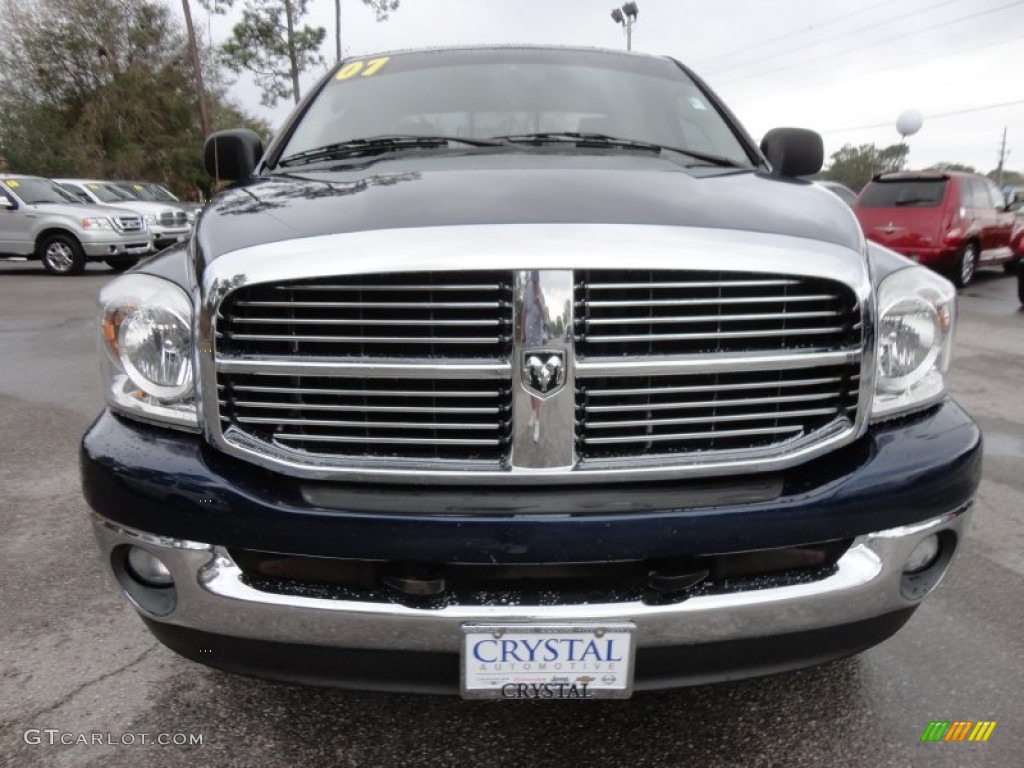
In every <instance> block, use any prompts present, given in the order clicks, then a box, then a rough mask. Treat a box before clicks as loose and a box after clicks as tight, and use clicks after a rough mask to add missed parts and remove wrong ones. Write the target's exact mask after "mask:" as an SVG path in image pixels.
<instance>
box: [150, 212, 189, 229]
mask: <svg viewBox="0 0 1024 768" xmlns="http://www.w3.org/2000/svg"><path fill="white" fill-rule="evenodd" d="M157 221H158V222H159V223H160V226H162V227H184V226H185V225H186V224H188V214H186V213H185V211H163V212H162V213H161V214H160V215H159V216H158V217H157Z"/></svg>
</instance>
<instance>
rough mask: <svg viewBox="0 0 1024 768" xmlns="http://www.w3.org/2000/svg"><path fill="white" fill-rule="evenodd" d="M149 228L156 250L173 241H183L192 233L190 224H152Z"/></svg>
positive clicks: (172, 243) (170, 244)
mask: <svg viewBox="0 0 1024 768" xmlns="http://www.w3.org/2000/svg"><path fill="white" fill-rule="evenodd" d="M149 230H150V232H152V233H153V246H154V247H155V248H156V249H157V250H163V249H164V248H168V247H169V246H172V245H174V244H175V243H181V242H184V241H185V240H188V238H189V235H191V234H192V227H191V226H186V227H161V226H160V225H153V226H150V228H149Z"/></svg>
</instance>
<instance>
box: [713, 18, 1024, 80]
mask: <svg viewBox="0 0 1024 768" xmlns="http://www.w3.org/2000/svg"><path fill="white" fill-rule="evenodd" d="M952 1H953V2H956V0H952ZM1018 5H1024V0H1016V2H1012V3H1005V4H1004V5H1000V6H999V7H998V8H990V9H989V10H987V11H978V12H977V13H971V14H968V15H967V16H959V17H957V18H955V19H950V20H949V21H943V22H940V23H938V24H932V25H931V26H930V27H922V28H921V29H915V30H913V31H912V32H901V33H900V34H898V35H893V36H892V37H884V38H882V39H881V40H874V41H872V42H870V43H864V44H861V45H855V46H853V47H852V48H843V49H841V50H838V51H832V52H831V53H826V54H823V55H821V56H815V57H813V58H810V59H804V60H802V61H796V62H792V63H790V64H784V65H782V66H781V67H775V68H774V69H762V70H761V71H760V72H754V73H752V74H749V75H740V76H739V77H734V78H732V79H730V80H724V81H722V82H720V83H718V84H717V85H724V84H727V83H735V82H738V81H740V80H749V79H750V78H752V77H763V76H764V75H768V74H772V73H774V72H781V71H783V70H786V69H792V68H793V67H802V66H805V65H807V64H812V63H814V62H816V61H823V60H824V59H831V58H834V57H836V56H842V55H844V54H847V53H852V52H854V51H862V50H864V49H865V48H870V47H873V46H876V45H881V44H882V43H890V42H892V41H893V40H903V39H905V38H907V37H909V36H911V35H918V34H921V33H922V32H930V31H931V30H933V29H939V28H940V27H948V26H949V25H951V24H957V23H959V22H961V21H967V20H969V19H975V18H978V17H979V16H987V15H989V14H992V13H998V12H999V11H1005V10H1006V9H1008V8H1013V7H1014V6H1018Z"/></svg>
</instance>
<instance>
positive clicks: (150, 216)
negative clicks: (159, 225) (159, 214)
mask: <svg viewBox="0 0 1024 768" xmlns="http://www.w3.org/2000/svg"><path fill="white" fill-rule="evenodd" d="M142 218H143V219H145V220H146V223H147V224H149V226H153V225H154V224H156V216H154V215H153V214H151V213H147V214H146V215H145V216H143V217H142Z"/></svg>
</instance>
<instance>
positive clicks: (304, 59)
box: [221, 0, 327, 107]
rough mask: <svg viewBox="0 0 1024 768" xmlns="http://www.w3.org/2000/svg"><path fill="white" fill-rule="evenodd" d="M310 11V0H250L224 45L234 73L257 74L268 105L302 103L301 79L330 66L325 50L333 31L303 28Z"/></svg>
mask: <svg viewBox="0 0 1024 768" xmlns="http://www.w3.org/2000/svg"><path fill="white" fill-rule="evenodd" d="M308 13H309V0H245V8H244V9H243V10H242V20H241V21H240V22H238V24H236V25H235V28H234V30H232V36H231V39H229V40H228V41H227V42H226V43H224V45H223V46H222V47H221V52H222V53H223V54H224V63H225V64H226V65H227V67H228V68H229V69H231V70H232V71H233V72H242V71H244V70H247V71H249V72H252V74H253V75H255V77H256V83H257V85H259V87H260V90H262V91H263V96H262V99H261V100H262V102H263V103H264V104H265V105H266V106H268V107H272V106H274V105H275V104H277V102H278V101H279V100H280V99H283V98H287V97H289V96H291V97H292V99H293V100H294V101H295V103H296V104H298V103H299V99H300V98H301V97H302V93H301V90H300V88H299V75H301V74H302V73H303V72H305V71H306V70H307V69H309V68H311V67H314V66H317V65H322V64H324V63H325V62H324V58H323V56H321V55H320V53H319V51H320V46H321V44H322V43H323V41H324V38H325V37H326V36H327V30H326V29H324V28H323V27H311V26H309V25H308V24H302V19H304V18H305V17H306V15H307V14H308Z"/></svg>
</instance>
